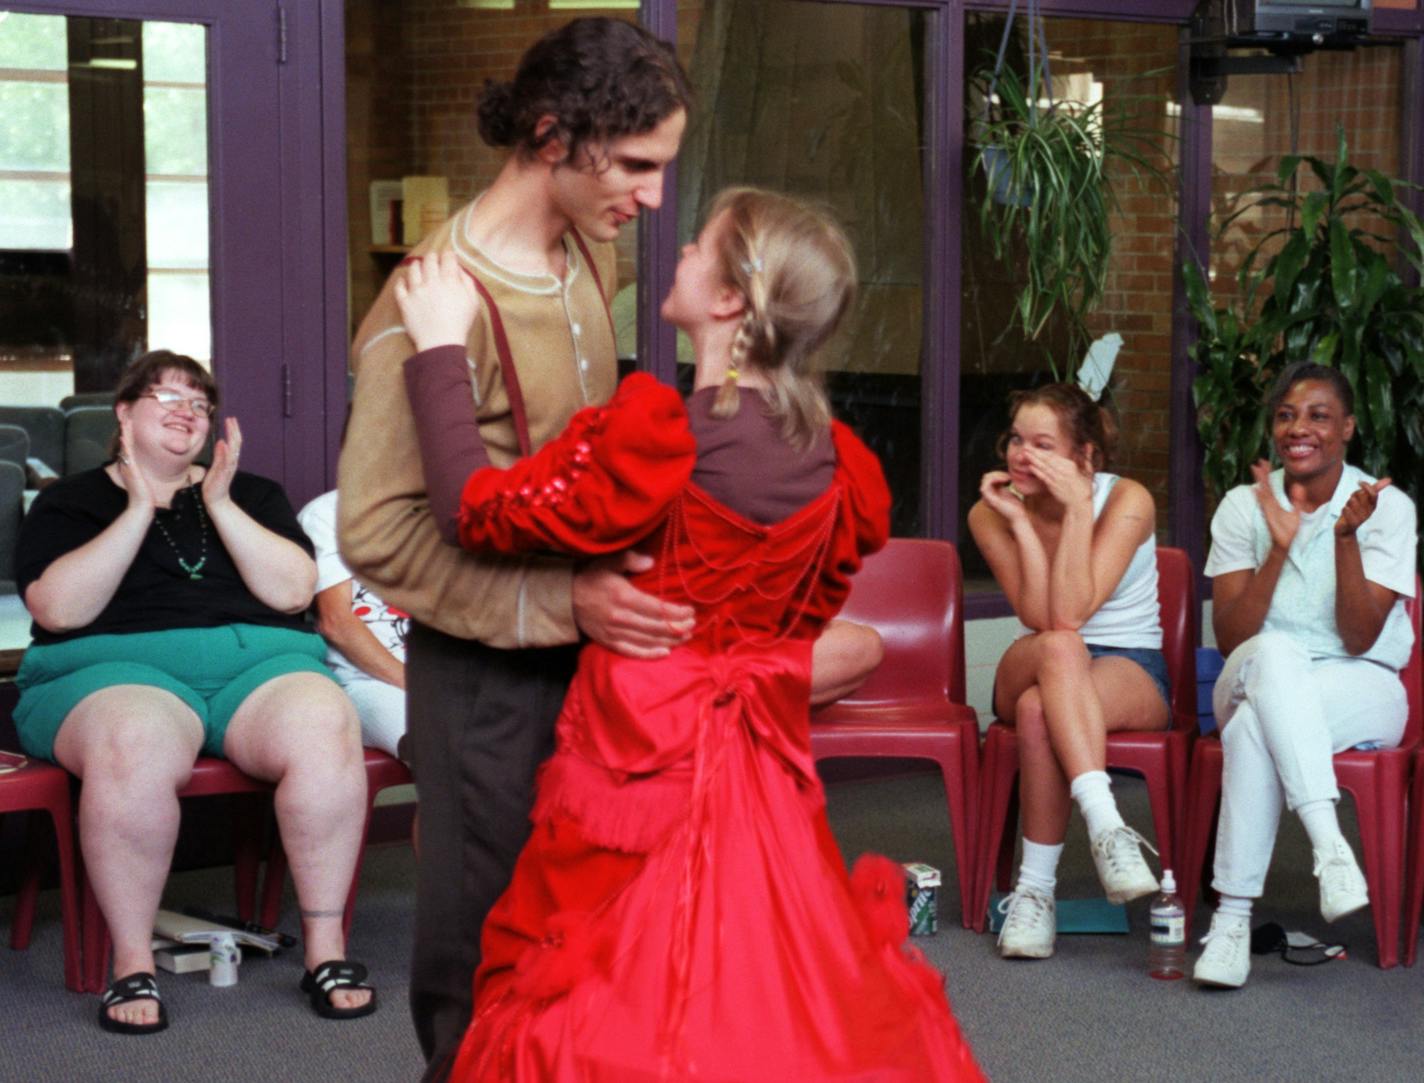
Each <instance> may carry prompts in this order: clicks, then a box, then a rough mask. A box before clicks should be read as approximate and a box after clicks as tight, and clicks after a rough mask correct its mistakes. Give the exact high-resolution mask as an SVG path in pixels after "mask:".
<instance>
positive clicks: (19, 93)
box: [0, 24, 69, 173]
mask: <svg viewBox="0 0 1424 1083" xmlns="http://www.w3.org/2000/svg"><path fill="white" fill-rule="evenodd" d="M3 32H4V25H3V24H0V33H3ZM0 170H4V171H8V170H46V171H48V170H54V171H57V172H60V173H65V172H68V171H69V88H68V87H67V86H66V85H65V84H64V83H62V82H59V83H32V82H18V81H14V80H5V81H0Z"/></svg>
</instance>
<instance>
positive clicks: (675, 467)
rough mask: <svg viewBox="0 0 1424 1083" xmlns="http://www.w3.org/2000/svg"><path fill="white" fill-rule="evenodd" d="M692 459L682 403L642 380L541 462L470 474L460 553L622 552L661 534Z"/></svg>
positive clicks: (588, 413) (551, 447)
mask: <svg viewBox="0 0 1424 1083" xmlns="http://www.w3.org/2000/svg"><path fill="white" fill-rule="evenodd" d="M695 457H696V443H695V441H694V440H693V437H692V432H691V430H690V429H689V427H688V422H687V410H686V408H685V407H684V406H683V403H682V399H681V397H680V396H679V395H678V394H677V392H676V391H674V390H673V389H672V388H670V387H666V386H664V385H663V384H660V383H658V382H657V380H655V379H654V378H653V377H651V376H649V375H647V374H646V373H635V374H634V375H632V376H629V377H628V378H627V379H626V380H624V381H623V383H622V384H620V385H619V388H618V391H617V393H616V394H615V395H614V396H613V399H612V400H611V401H610V402H609V403H608V405H607V406H598V407H589V408H587V409H584V410H580V411H579V412H578V413H577V414H575V415H574V416H573V418H572V419H571V420H570V421H569V424H568V427H567V428H566V429H565V430H564V431H563V433H561V434H560V435H559V436H557V437H555V438H554V439H553V440H551V441H549V443H547V444H545V445H544V446H543V447H542V448H540V449H539V451H537V452H536V453H535V454H533V455H531V456H529V457H528V458H526V459H521V460H520V461H519V462H517V463H515V464H514V465H513V466H511V467H509V468H508V469H503V470H501V469H497V468H495V467H488V468H486V469H483V470H477V471H475V472H474V473H473V474H471V475H470V477H469V480H468V481H466V483H465V488H464V492H463V494H462V496H461V501H460V518H459V530H460V544H461V545H463V546H464V547H465V548H467V549H474V550H481V551H495V552H501V553H520V552H527V551H530V550H537V549H551V550H555V551H558V552H563V553H576V554H587V555H595V554H600V553H609V552H614V551H616V550H618V549H625V548H627V547H628V546H630V545H632V544H634V543H635V542H637V541H639V540H640V539H641V538H643V537H644V536H646V535H647V534H648V533H649V532H650V531H652V530H653V528H654V527H656V526H657V524H658V523H659V521H660V520H661V519H662V516H663V514H664V513H665V512H666V511H667V508H668V505H669V504H670V503H671V502H672V500H673V499H674V498H675V497H676V496H677V494H678V493H680V492H681V491H682V489H683V486H685V485H686V484H687V480H688V478H689V477H690V476H691V475H692V467H693V462H694V459H695Z"/></svg>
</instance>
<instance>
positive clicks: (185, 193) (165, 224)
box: [147, 181, 208, 270]
mask: <svg viewBox="0 0 1424 1083" xmlns="http://www.w3.org/2000/svg"><path fill="white" fill-rule="evenodd" d="M147 188H148V212H147V219H148V265H149V267H170V268H194V267H200V268H203V269H204V270H206V269H207V266H208V186H207V185H206V184H202V183H193V182H187V183H184V182H177V181H149V182H148V185H147Z"/></svg>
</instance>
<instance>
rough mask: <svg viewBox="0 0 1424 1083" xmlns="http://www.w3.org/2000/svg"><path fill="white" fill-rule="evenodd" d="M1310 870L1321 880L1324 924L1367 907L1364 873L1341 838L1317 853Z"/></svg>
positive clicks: (1368, 893) (1321, 908)
mask: <svg viewBox="0 0 1424 1083" xmlns="http://www.w3.org/2000/svg"><path fill="white" fill-rule="evenodd" d="M1311 871H1312V872H1314V873H1315V878H1316V879H1317V880H1319V881H1320V913H1321V915H1322V916H1323V917H1324V918H1325V920H1326V921H1335V920H1336V919H1338V918H1343V917H1344V916H1345V915H1346V914H1353V913H1354V912H1355V911H1356V910H1363V909H1364V908H1365V907H1366V906H1369V905H1370V891H1369V888H1368V886H1366V884H1365V874H1364V873H1362V872H1361V871H1360V866H1359V865H1358V864H1356V862H1355V854H1354V851H1352V850H1351V849H1350V844H1349V843H1348V842H1346V841H1345V840H1344V839H1336V840H1335V845H1334V846H1333V847H1332V848H1331V849H1329V850H1316V851H1315V868H1314V869H1313V870H1311Z"/></svg>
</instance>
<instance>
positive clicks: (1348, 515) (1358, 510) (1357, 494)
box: [1335, 478, 1390, 538]
mask: <svg viewBox="0 0 1424 1083" xmlns="http://www.w3.org/2000/svg"><path fill="white" fill-rule="evenodd" d="M1389 484H1390V479H1389V478H1380V479H1379V481H1376V482H1374V483H1373V484H1371V483H1370V482H1368V481H1362V482H1360V487H1359V488H1358V489H1356V490H1355V491H1354V492H1353V493H1351V494H1350V499H1349V500H1347V501H1345V507H1344V508H1343V509H1342V510H1341V512H1340V518H1339V519H1337V520H1335V536H1336V537H1337V538H1348V537H1351V536H1352V535H1353V534H1354V533H1355V531H1357V530H1359V529H1360V527H1362V526H1363V525H1364V523H1365V520H1366V519H1368V518H1369V517H1370V516H1371V515H1373V514H1374V510H1375V508H1377V507H1378V506H1379V494H1380V493H1381V492H1382V491H1383V490H1384V487H1385V486H1386V485H1389Z"/></svg>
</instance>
